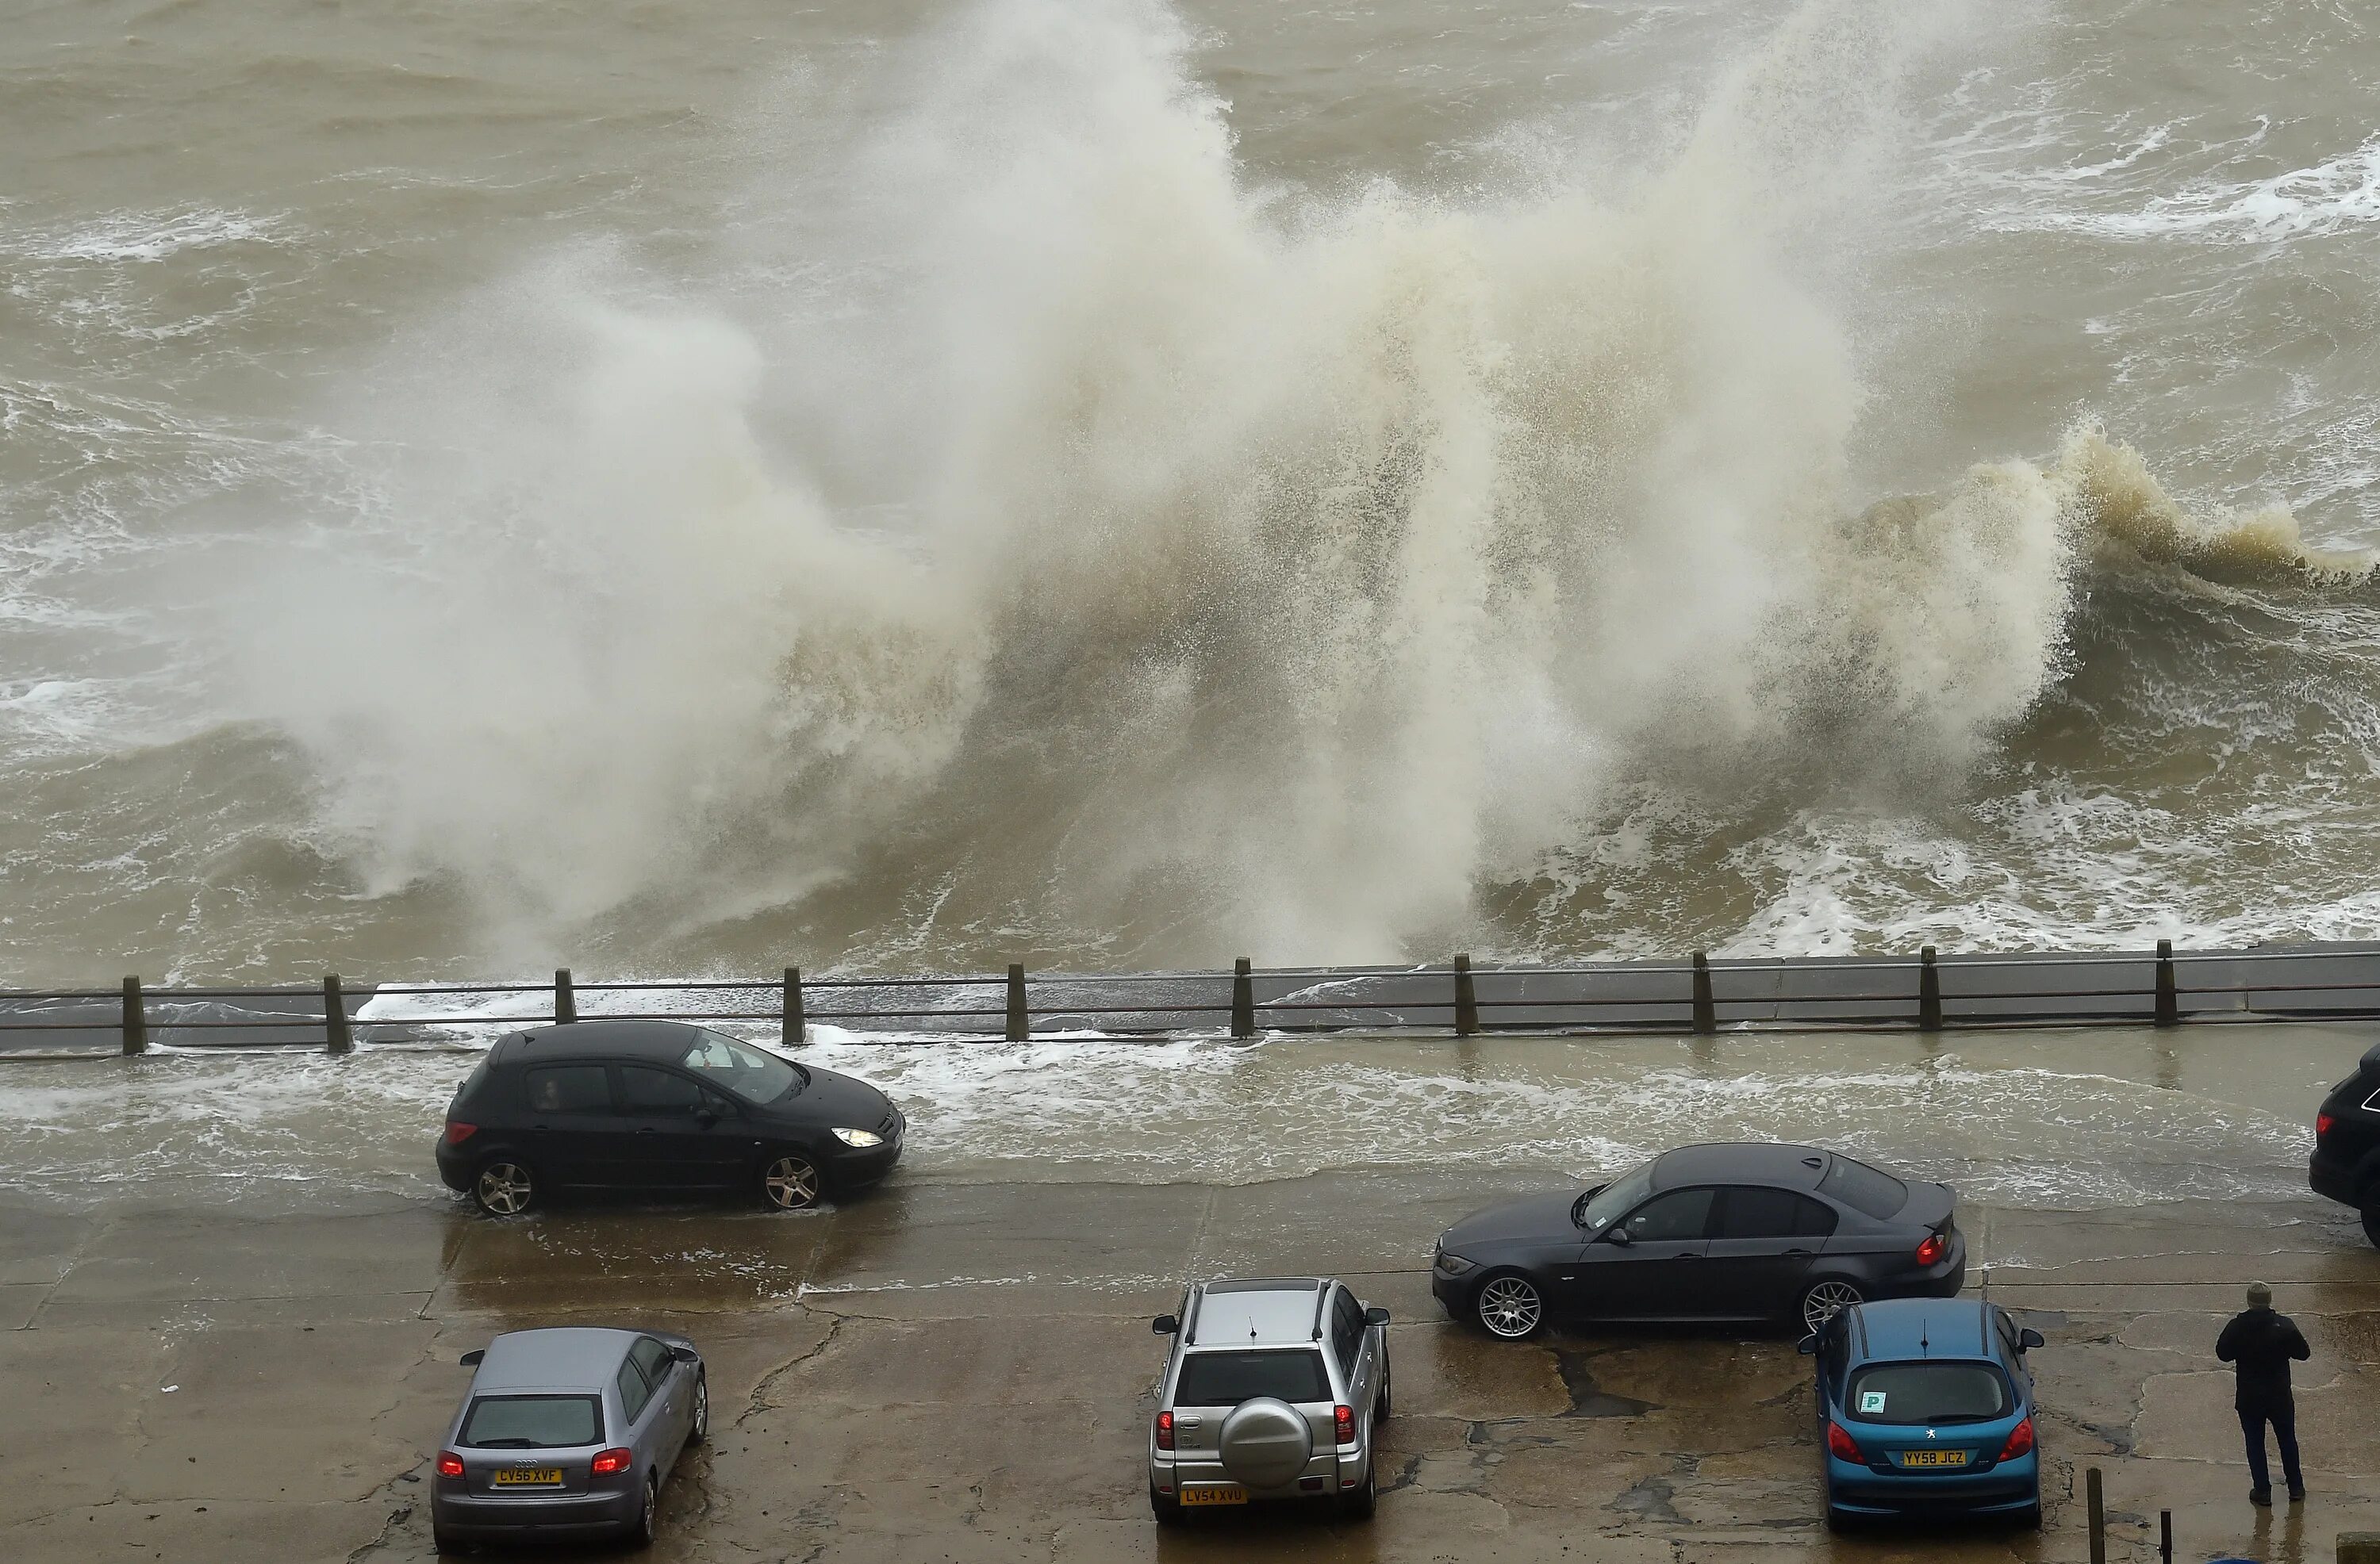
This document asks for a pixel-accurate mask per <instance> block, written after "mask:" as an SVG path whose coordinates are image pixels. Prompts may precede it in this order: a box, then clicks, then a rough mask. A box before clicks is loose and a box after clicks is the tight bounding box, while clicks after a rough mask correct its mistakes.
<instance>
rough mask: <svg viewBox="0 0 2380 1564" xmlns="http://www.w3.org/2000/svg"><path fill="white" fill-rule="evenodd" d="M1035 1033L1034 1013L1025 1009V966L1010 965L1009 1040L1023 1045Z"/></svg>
mask: <svg viewBox="0 0 2380 1564" xmlns="http://www.w3.org/2000/svg"><path fill="white" fill-rule="evenodd" d="M1032 1031H1033V1015H1032V1012H1029V1011H1027V1010H1026V1008H1025V966H1024V964H1023V963H1021V962H1011V963H1009V964H1008V1040H1009V1041H1010V1042H1012V1043H1021V1042H1023V1041H1025V1039H1026V1037H1029V1036H1031V1034H1032Z"/></svg>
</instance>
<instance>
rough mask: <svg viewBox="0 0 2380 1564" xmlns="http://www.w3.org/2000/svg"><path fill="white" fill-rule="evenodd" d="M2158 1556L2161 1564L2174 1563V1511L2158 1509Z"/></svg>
mask: <svg viewBox="0 0 2380 1564" xmlns="http://www.w3.org/2000/svg"><path fill="white" fill-rule="evenodd" d="M2157 1558H2158V1560H2159V1564H2173V1511H2172V1510H2170V1509H2160V1510H2158V1511H2157Z"/></svg>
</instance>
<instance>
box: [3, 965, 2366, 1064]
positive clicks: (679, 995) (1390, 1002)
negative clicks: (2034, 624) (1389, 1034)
mask: <svg viewBox="0 0 2380 1564" xmlns="http://www.w3.org/2000/svg"><path fill="white" fill-rule="evenodd" d="M1158 985H1162V986H1168V987H1171V988H1172V989H1173V990H1174V991H1173V992H1172V993H1170V994H1167V993H1154V994H1152V993H1151V992H1149V988H1151V986H1158ZM1483 990H1484V991H1483ZM763 994H768V995H772V996H773V997H774V1000H775V1002H774V1003H773V1004H771V1003H769V1002H767V1001H765V1000H764V1001H761V1002H759V1003H755V1002H754V1000H755V997H756V996H759V995H763ZM694 995H699V996H706V997H708V998H710V999H713V1000H716V1001H717V1002H716V1003H713V1004H704V1003H702V1002H700V1001H699V1000H695V1001H693V1002H689V1001H688V999H687V996H694ZM995 995H997V999H998V1002H992V1000H993V998H994V996H995ZM582 996H586V997H589V999H591V1000H593V1002H594V1004H595V1006H596V1009H595V1012H594V1013H593V1014H592V1015H591V1016H590V1017H589V1019H602V1020H645V1021H655V1020H665V1021H693V1022H724V1023H730V1024H747V1025H767V1024H775V1025H776V1026H777V1028H778V1030H779V1037H780V1039H781V1040H782V1041H783V1043H785V1044H787V1045H788V1046H793V1047H799V1046H802V1045H803V1044H804V1043H805V1042H806V1041H807V1034H808V1029H809V1027H810V1026H812V1025H813V1024H832V1025H834V1026H836V1027H838V1028H841V1029H844V1031H846V1032H849V1033H852V1034H855V1035H856V1036H858V1037H861V1038H863V1039H865V1040H868V1041H874V1042H884V1043H894V1042H900V1043H914V1042H931V1041H969V1040H988V1039H1004V1040H1008V1041H1023V1040H1026V1039H1027V1038H1030V1037H1035V1036H1036V1035H1037V1034H1036V1030H1035V1028H1036V1024H1037V1023H1038V1024H1041V1025H1042V1027H1043V1032H1042V1034H1041V1035H1044V1036H1046V1035H1047V1034H1048V1032H1050V1031H1051V1030H1064V1031H1068V1032H1088V1033H1091V1034H1093V1035H1099V1036H1125V1037H1130V1036H1172V1035H1184V1034H1199V1033H1208V1032H1214V1033H1221V1034H1224V1035H1227V1036H1229V1037H1233V1038H1252V1037H1258V1036H1260V1035H1262V1034H1264V1033H1267V1032H1276V1033H1279V1032H1331V1031H1372V1032H1378V1031H1428V1032H1447V1033H1451V1034H1452V1035H1453V1036H1456V1037H1474V1036H1478V1035H1482V1034H1487V1033H1504V1034H1511V1035H1543V1034H1556V1035H1559V1034H1565V1033H1595V1032H1615V1033H1638V1034H1645V1035H1662V1034H1676V1033H1687V1034H1694V1035H1708V1034H1712V1033H1716V1032H1718V1031H1720V1030H1722V1029H1735V1030H1770V1029H1794V1030H1808V1029H1812V1028H1820V1027H1823V1028H1842V1027H1859V1028H1876V1027H1890V1026H1906V1027H1915V1028H1918V1029H1920V1030H1924V1031H1940V1030H1946V1029H1951V1028H1956V1027H1962V1026H1963V1027H1975V1026H2010V1025H2034V1024H2061V1023H2064V1024H2095V1023H2097V1024H2120V1023H2137V1022H2146V1023H2149V1024H2154V1025H2157V1026H2175V1025H2180V1024H2183V1023H2184V1022H2216V1021H2224V1020H2247V1019H2275V1020H2327V1019H2341V1018H2350V1017H2359V1016H2374V1017H2380V944H2353V945H2350V944H2326V945H2306V946H2291V947H2285V948H2278V949H2274V948H2262V949H2255V950H2243V951H2176V950H2175V949H2174V948H2173V946H2172V944H2171V942H2170V941H2160V942H2159V943H2158V945H2157V947H2156V949H2155V952H2147V951H2137V952H2133V951H2113V952H2043V953H2041V954H2038V955H2026V954H2022V953H2018V954H2010V953H1999V952H1995V953H1991V954H1977V955H1972V956H1949V957H1943V956H1940V955H1938V954H1937V952H1936V951H1935V950H1934V948H1933V947H1931V946H1927V947H1925V949H1923V950H1921V951H1920V952H1918V953H1917V954H1916V955H1915V956H1914V957H1882V956H1855V957H1843V958H1835V957H1824V956H1802V957H1770V958H1755V959H1716V960H1715V959H1713V958H1711V957H1710V956H1708V955H1707V954H1706V953H1705V952H1694V953H1693V954H1692V955H1691V956H1690V957H1688V958H1687V959H1686V960H1684V961H1642V962H1635V961H1609V962H1594V963H1573V964H1564V965H1546V966H1477V967H1475V966H1474V965H1473V964H1472V963H1471V960H1470V958H1469V957H1468V956H1457V957H1455V958H1454V959H1453V960H1452V962H1451V963H1450V964H1447V965H1444V966H1436V965H1414V966H1364V967H1305V966H1300V967H1274V968H1258V967H1257V966H1255V965H1254V964H1252V963H1251V962H1249V961H1247V960H1245V959H1243V960H1241V961H1239V962H1237V963H1235V964H1233V969H1232V970H1231V971H1229V972H1220V971H1214V972H1125V973H1078V972H1054V971H1053V972H1041V973H1034V974H1029V975H1028V974H1027V972H1026V969H1025V967H1024V966H1023V965H1022V964H1012V965H1011V966H1010V967H1009V968H1008V970H1007V972H1006V973H1005V974H1003V975H981V976H979V975H973V974H952V975H946V976H914V975H913V976H892V977H870V976H852V975H844V976H831V977H807V976H804V975H803V973H802V972H801V970H800V969H799V968H798V967H787V968H785V969H784V970H783V973H782V975H781V976H778V977H774V978H737V977H722V978H685V977H676V978H651V979H645V978H606V979H603V980H601V981H597V982H585V983H582V982H578V981H577V980H575V979H574V978H573V977H572V976H571V974H570V972H569V971H568V969H566V968H565V969H563V970H559V971H557V972H555V974H554V975H553V982H552V983H551V984H544V983H534V984H525V983H422V982H407V983H382V984H371V985H361V986H357V987H355V988H350V987H349V986H348V984H347V982H346V980H345V979H343V978H341V977H339V976H336V975H335V974H334V975H330V976H325V977H324V978H323V979H322V982H321V983H320V984H319V985H314V984H308V985H304V986H288V987H272V986H254V987H231V986H212V987H190V988H173V987H164V988H150V987H148V986H146V985H144V984H143V983H142V981H141V980H140V978H139V977H137V976H136V977H128V978H126V979H124V981H123V983H122V985H121V986H120V987H119V988H44V989H17V990H0V1054H15V1055H18V1056H25V1055H26V1054H27V1053H28V1052H29V1050H31V1051H33V1052H35V1053H36V1054H55V1052H56V1051H57V1050H58V1048H59V1046H60V1045H61V1044H71V1043H76V1042H79V1041H82V1040H85V1039H88V1038H89V1037H92V1036H94V1035H97V1034H104V1033H115V1034H116V1036H117V1039H118V1046H117V1049H115V1050H110V1051H121V1052H123V1053H128V1054H138V1053H142V1052H145V1051H147V1049H149V1048H150V1047H151V1046H152V1043H163V1044H166V1045H176V1044H178V1046H182V1047H193V1048H221V1047H248V1048H286V1047H293V1046H303V1047H326V1048H328V1049H330V1050H331V1051H333V1052H337V1053H344V1052H346V1051H349V1050H350V1049H353V1048H354V1047H355V1046H356V1043H357V1041H358V1037H359V1036H360V1037H362V1038H363V1039H364V1040H366V1041H369V1042H371V1043H372V1044H374V1045H375V1046H380V1045H383V1044H400V1045H402V1044H412V1045H435V1046H452V1045H454V1044H455V1043H458V1042H468V1041H471V1040H474V1039H477V1038H484V1037H487V1036H490V1035H492V1034H494V1033H496V1032H499V1031H503V1030H508V1029H512V1028H516V1027H519V1026H524V1025H542V1024H547V1023H550V1022H556V1021H560V1022H568V1021H575V1020H578V1019H580V1014H579V1001H580V999H581V997H582ZM637 996H647V997H648V998H646V999H644V1000H641V1001H640V1000H638V999H637ZM440 1000H453V1001H455V1004H454V1005H453V1006H452V1007H449V1008H444V1009H442V1008H441V1007H440V1005H439V1003H438V1001H440ZM503 1000H515V1001H517V1002H516V1003H512V1004H505V1003H503V1002H502V1001H503ZM813 1000H824V1001H826V1002H825V1004H824V1005H822V1006H820V1005H814V1004H813V1002H812V1001H813ZM871 1000H884V1001H887V1002H885V1003H883V1004H881V1005H879V1004H876V1003H873V1002H870V1001H871Z"/></svg>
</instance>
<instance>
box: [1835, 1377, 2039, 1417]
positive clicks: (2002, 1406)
mask: <svg viewBox="0 0 2380 1564" xmlns="http://www.w3.org/2000/svg"><path fill="white" fill-rule="evenodd" d="M2009 1404H2010V1403H2009V1388H2008V1381H2007V1380H2006V1379H2004V1378H2002V1377H2001V1376H2000V1371H1999V1370H1998V1369H1997V1368H1994V1367H1993V1366H1992V1365H1991V1364H1983V1363H1895V1364H1876V1365H1874V1366H1873V1367H1870V1368H1864V1369H1861V1370H1860V1371H1859V1372H1858V1373H1857V1374H1854V1375H1852V1383H1851V1389H1850V1391H1849V1392H1848V1393H1847V1394H1846V1395H1845V1397H1844V1398H1843V1410H1844V1411H1845V1412H1850V1413H1851V1414H1852V1416H1853V1417H1856V1418H1858V1419H1859V1420H1860V1421H1861V1422H1863V1423H1907V1424H1944V1423H1989V1422H1990V1421H1991V1420H1992V1419H1994V1418H1996V1417H2006V1416H2007V1415H2008V1412H2009Z"/></svg>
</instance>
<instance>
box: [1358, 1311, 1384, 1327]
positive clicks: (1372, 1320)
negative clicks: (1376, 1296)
mask: <svg viewBox="0 0 2380 1564" xmlns="http://www.w3.org/2000/svg"><path fill="white" fill-rule="evenodd" d="M1364 1323H1365V1324H1366V1325H1386V1324H1388V1323H1389V1311H1388V1310H1386V1309H1366V1310H1365V1311H1364Z"/></svg>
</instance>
